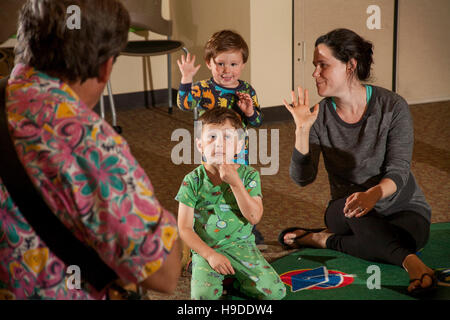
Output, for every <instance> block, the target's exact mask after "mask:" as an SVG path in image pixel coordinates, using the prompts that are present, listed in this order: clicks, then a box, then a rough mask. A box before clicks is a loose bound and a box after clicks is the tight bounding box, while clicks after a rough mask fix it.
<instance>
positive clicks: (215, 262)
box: [207, 252, 234, 274]
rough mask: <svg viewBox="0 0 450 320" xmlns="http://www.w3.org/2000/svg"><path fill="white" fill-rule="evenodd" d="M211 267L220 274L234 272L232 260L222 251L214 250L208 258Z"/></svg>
mask: <svg viewBox="0 0 450 320" xmlns="http://www.w3.org/2000/svg"><path fill="white" fill-rule="evenodd" d="M207 261H208V263H209V265H210V266H211V268H213V269H214V271H216V272H218V273H220V274H234V269H233V266H232V265H231V262H230V260H228V258H227V257H225V256H224V255H221V254H220V253H217V252H214V253H213V254H211V255H210V256H209V257H208V259H207Z"/></svg>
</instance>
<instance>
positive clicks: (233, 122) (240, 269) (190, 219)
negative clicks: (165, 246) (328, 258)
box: [175, 108, 286, 300]
mask: <svg viewBox="0 0 450 320" xmlns="http://www.w3.org/2000/svg"><path fill="white" fill-rule="evenodd" d="M199 121H201V136H200V139H198V140H197V141H196V144H197V148H198V149H199V151H200V152H201V153H202V156H203V159H204V163H203V164H201V165H200V166H198V167H197V168H196V169H194V170H193V171H192V172H190V173H189V174H187V175H186V176H185V177H184V180H183V182H182V184H181V187H180V189H179V191H178V194H177V196H176V198H175V199H176V200H177V201H179V210H178V228H179V232H180V237H181V239H183V241H184V242H185V243H186V244H187V245H188V246H189V247H190V248H191V250H192V280H191V298H192V299H207V300H212V299H219V298H220V297H221V296H222V292H223V285H222V282H223V280H224V277H225V276H226V275H234V276H235V278H236V279H237V280H238V282H239V285H240V290H241V292H243V293H244V294H246V295H247V296H249V297H252V298H255V299H282V298H283V297H284V296H285V294H286V289H285V286H284V284H283V282H282V281H281V279H280V277H279V275H278V274H277V273H276V271H275V270H274V269H273V268H272V267H271V266H270V264H269V263H268V262H267V261H266V260H265V259H264V257H263V256H262V255H261V253H260V252H259V250H258V248H257V247H256V244H255V236H254V235H253V234H252V227H253V225H254V224H256V223H258V222H259V221H260V219H261V217H262V213H263V205H262V195H261V184H260V178H259V173H258V172H257V171H256V170H255V169H253V168H252V167H250V166H247V165H243V164H236V163H235V162H234V161H233V159H234V155H235V154H236V152H237V151H239V150H240V149H241V148H242V147H243V144H244V141H243V135H244V131H243V128H242V123H241V121H240V119H239V117H238V115H237V114H236V113H235V112H234V111H232V110H229V109H226V108H214V109H212V110H210V111H207V112H205V113H204V114H203V115H202V116H201V117H200V118H199Z"/></svg>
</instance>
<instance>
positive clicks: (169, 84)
mask: <svg viewBox="0 0 450 320" xmlns="http://www.w3.org/2000/svg"><path fill="white" fill-rule="evenodd" d="M170 57H171V55H170V53H169V54H168V55H167V90H168V91H167V94H168V96H169V114H172V112H173V105H172V61H171V59H170Z"/></svg>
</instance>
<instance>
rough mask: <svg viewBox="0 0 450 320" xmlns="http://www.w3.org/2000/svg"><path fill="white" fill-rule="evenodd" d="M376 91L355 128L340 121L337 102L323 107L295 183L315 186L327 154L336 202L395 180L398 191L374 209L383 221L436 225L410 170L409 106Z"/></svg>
mask: <svg viewBox="0 0 450 320" xmlns="http://www.w3.org/2000/svg"><path fill="white" fill-rule="evenodd" d="M372 88H373V89H372V97H371V98H370V101H369V103H368V106H367V110H366V112H365V114H364V116H363V117H362V119H361V120H360V121H359V122H357V123H354V124H348V123H346V122H344V121H343V120H342V119H341V118H340V117H339V116H338V114H337V113H336V110H335V109H334V107H333V105H332V100H331V98H325V99H323V100H322V101H321V102H320V109H319V114H318V117H317V120H316V121H315V122H314V124H313V126H312V128H311V131H310V136H309V143H310V151H309V153H308V154H307V155H303V154H301V153H300V152H299V151H298V150H297V149H295V148H294V152H293V154H292V159H291V165H290V169H289V170H290V175H291V178H292V179H293V180H294V181H295V182H296V183H297V184H299V185H300V186H305V185H307V184H309V183H311V182H313V181H314V180H315V178H316V175H317V167H318V163H319V156H320V153H322V155H323V159H324V163H325V168H326V170H327V172H328V180H329V182H330V189H331V198H332V200H335V199H339V198H343V197H348V196H350V195H351V194H352V193H355V192H364V191H366V190H367V189H369V188H371V187H373V186H375V185H377V184H378V183H379V182H380V181H381V179H383V178H389V179H391V180H393V181H394V182H395V184H396V185H397V191H396V192H395V193H394V194H393V195H391V196H389V197H387V198H385V199H382V200H380V201H378V202H377V204H376V205H375V208H374V209H375V210H376V211H377V212H379V213H380V214H383V215H390V214H392V213H395V212H398V211H403V210H410V211H414V212H417V213H419V214H421V215H422V216H423V217H424V218H425V219H427V220H428V221H430V220H431V207H430V206H429V204H428V203H427V202H426V200H425V196H424V194H423V192H422V190H421V189H420V187H419V185H418V184H417V182H416V180H415V178H414V176H413V174H412V173H411V169H410V167H411V158H412V152H413V144H414V132H413V122H412V117H411V113H410V111H409V106H408V104H407V102H406V101H405V100H404V99H403V98H402V97H401V96H399V95H398V94H396V93H394V92H391V91H389V90H386V89H384V88H381V87H377V86H372Z"/></svg>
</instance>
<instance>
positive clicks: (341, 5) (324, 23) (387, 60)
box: [293, 0, 394, 105]
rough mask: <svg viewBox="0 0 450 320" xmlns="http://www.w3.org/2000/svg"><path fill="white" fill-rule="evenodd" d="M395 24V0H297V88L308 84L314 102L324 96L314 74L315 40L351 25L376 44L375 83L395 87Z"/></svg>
mask: <svg viewBox="0 0 450 320" xmlns="http://www.w3.org/2000/svg"><path fill="white" fill-rule="evenodd" d="M393 25H394V0H376V1H373V0H294V31H293V33H294V36H293V38H294V44H293V45H294V57H293V59H294V61H293V64H294V74H293V77H294V79H293V84H294V88H296V87H297V86H298V85H301V86H302V87H304V88H307V89H308V91H309V93H310V104H311V105H313V104H315V103H317V102H319V101H320V100H321V99H322V98H321V97H320V96H319V95H318V94H317V91H316V86H315V81H314V79H313V77H312V73H313V72H314V66H313V64H312V61H313V54H314V43H315V42H316V39H317V38H318V37H319V36H321V35H323V34H325V33H327V32H329V31H331V30H333V29H336V28H347V29H351V30H353V31H355V32H356V33H357V34H359V35H360V36H362V37H363V38H364V39H366V40H369V41H371V42H372V43H373V45H374V65H373V70H372V81H371V83H373V84H375V85H378V86H381V87H385V88H387V89H392V74H393V72H392V61H393V47H394V46H393V38H394V37H393Z"/></svg>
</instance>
